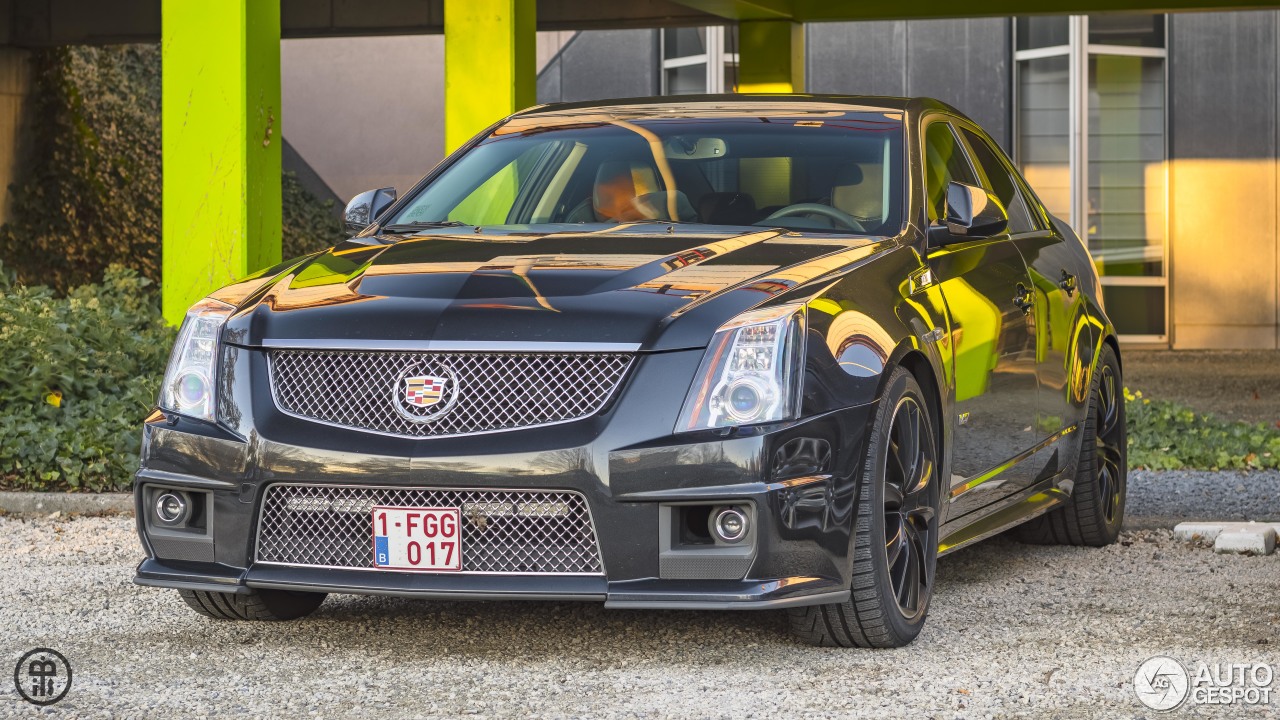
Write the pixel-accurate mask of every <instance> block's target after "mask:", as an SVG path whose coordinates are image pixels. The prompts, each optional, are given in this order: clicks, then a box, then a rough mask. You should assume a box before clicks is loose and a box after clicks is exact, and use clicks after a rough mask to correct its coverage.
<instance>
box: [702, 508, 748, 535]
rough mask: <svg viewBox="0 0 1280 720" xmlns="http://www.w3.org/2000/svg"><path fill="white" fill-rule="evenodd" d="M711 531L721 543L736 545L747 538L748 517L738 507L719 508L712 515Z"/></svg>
mask: <svg viewBox="0 0 1280 720" xmlns="http://www.w3.org/2000/svg"><path fill="white" fill-rule="evenodd" d="M711 531H712V532H714V533H715V535H716V537H717V538H719V539H720V541H721V542H727V543H736V542H738V541H739V540H741V539H742V538H744V537H746V536H747V515H746V513H744V512H742V511H741V510H739V509H738V508H736V507H725V508H717V509H716V511H715V512H714V513H712V515H711Z"/></svg>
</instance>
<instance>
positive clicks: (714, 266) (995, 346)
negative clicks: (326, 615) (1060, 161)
mask: <svg viewBox="0 0 1280 720" xmlns="http://www.w3.org/2000/svg"><path fill="white" fill-rule="evenodd" d="M347 220H348V223H349V224H350V225H351V226H352V228H353V230H354V231H356V234H355V235H354V236H353V237H352V238H351V239H350V240H348V241H346V242H344V243H342V244H340V245H338V246H337V247H334V248H332V249H331V250H328V251H326V252H322V253H318V254H315V255H310V256H307V257H304V258H299V259H295V260H291V261H288V262H286V263H283V264H281V265H279V266H277V267H274V268H270V269H268V270H265V271H263V272H260V273H258V274H257V275H255V276H253V277H250V278H248V279H245V280H243V281H241V282H238V283H236V284H234V285H231V286H228V287H225V288H222V289H220V290H218V291H216V292H214V293H213V294H211V295H210V296H209V297H208V298H206V299H205V300H203V301H201V302H199V303H198V304H196V305H195V306H194V307H193V308H191V310H190V312H189V313H188V315H187V319H186V322H185V323H184V324H183V326H182V330H181V332H180V334H179V337H178V340H177V343H176V345H175V347H174V351H173V355H172V359H171V360H170V365H169V370H168V373H167V376H166V378H165V381H164V385H163V388H162V391H161V396H160V399H159V407H158V409H157V410H156V411H155V412H154V413H153V414H152V415H151V416H150V417H149V418H148V419H147V421H146V426H145V430H144V435H143V449H142V463H141V468H140V469H139V471H138V473H137V478H136V497H137V517H138V530H139V533H140V534H141V537H142V542H143V545H144V546H145V549H146V553H147V557H146V559H145V560H143V561H142V563H141V565H140V566H139V567H138V570H137V576H136V582H138V583H140V584H143V585H151V586H159V587H168V588H176V589H177V590H178V591H179V594H180V595H181V597H182V598H183V599H184V600H185V601H186V602H187V604H189V605H190V606H191V607H192V608H194V609H195V610H196V611H197V612H200V613H203V614H204V615H207V616H210V617H214V618H225V619H245V620H252V619H263V620H283V619H290V618H296V617H299V616H302V615H306V614H307V613H310V612H311V611H313V610H315V609H316V608H317V606H319V605H320V603H321V602H322V601H323V600H324V598H325V595H326V594H327V593H367V594H385V595H400V596H407V597H420V598H438V599H513V598H529V599H542V600H549V599H550V600H590V601H599V602H603V603H605V605H606V606H608V607H618V608H690V609H706V608H715V609H774V608H779V609H781V608H785V609H787V610H788V612H789V613H790V615H791V619H792V627H793V629H794V631H795V633H796V634H797V635H798V636H799V637H800V638H802V639H803V640H805V641H808V642H812V643H815V644H823V645H840V646H855V645H856V646H864V647H865V646H872V647H893V646H901V645H903V644H906V643H908V642H910V641H911V640H912V639H913V638H915V637H916V635H917V634H918V633H919V632H920V629H921V626H922V624H923V622H924V619H925V616H926V614H927V612H928V609H929V603H930V599H931V596H932V594H933V590H934V587H935V585H936V582H937V578H936V561H937V557H938V555H940V554H942V553H946V552H950V551H952V550H955V549H956V548H959V547H962V546H964V545H966V544H968V543H972V542H976V541H978V540H981V539H983V538H986V537H988V536H991V535H993V534H995V533H998V532H1001V531H1004V530H1006V529H1010V528H1014V527H1015V526H1018V527H1017V529H1016V532H1017V533H1018V534H1019V535H1020V536H1021V537H1023V538H1024V539H1027V540H1029V541H1032V542H1042V543H1067V544H1074V545H1105V544H1107V543H1111V542H1113V541H1114V540H1115V539H1116V536H1117V533H1118V531H1119V528H1120V524H1121V520H1122V516H1123V513H1124V504H1125V474H1126V459H1125V423H1124V404H1123V393H1122V392H1121V375H1120V358H1119V351H1118V347H1117V344H1116V337H1115V329H1114V328H1113V327H1112V324H1111V323H1110V322H1109V321H1108V319H1107V316H1106V314H1105V313H1104V311H1103V308H1102V293H1101V291H1100V287H1099V282H1098V277H1097V274H1096V271H1095V269H1094V266H1093V264H1092V261H1091V260H1090V256H1089V254H1088V252H1087V251H1086V249H1085V247H1084V245H1083V244H1082V243H1081V241H1080V239H1079V238H1078V237H1077V236H1076V235H1075V234H1074V233H1073V232H1072V231H1071V229H1070V228H1069V227H1067V226H1066V225H1065V224H1064V223H1062V222H1060V221H1059V220H1057V219H1056V218H1054V217H1052V216H1051V215H1050V214H1049V213H1048V212H1047V211H1046V210H1045V208H1044V206H1043V204H1041V202H1040V201H1039V200H1038V199H1037V198H1036V195H1035V193H1034V192H1033V191H1032V190H1031V188H1030V187H1028V185H1027V183H1026V182H1025V181H1024V180H1023V178H1022V177H1021V176H1020V175H1019V173H1018V172H1017V171H1016V170H1015V169H1014V167H1013V166H1012V165H1011V164H1010V162H1009V160H1008V158H1007V157H1006V156H1005V155H1004V153H1003V152H1001V150H1000V149H999V148H998V147H997V146H996V144H995V143H993V142H992V141H991V138H990V137H989V136H988V135H987V134H986V133H985V132H983V131H982V129H981V128H979V127H977V126H976V125H975V124H974V123H972V122H971V121H969V120H968V119H966V118H965V117H964V116H963V115H962V114H960V113H959V112H957V111H955V110H954V109H952V108H950V107H948V106H946V105H944V104H941V103H938V102H936V101H932V100H927V99H901V98H877V97H816V96H808V97H780V96H732V97H695V98H685V99H682V100H681V101H680V102H678V103H675V102H671V101H669V100H624V101H617V102H614V103H609V104H604V105H555V106H545V107H538V108H534V109H531V110H528V111H525V112H521V113H517V114H516V115H513V116H512V117H509V118H507V119H505V120H503V121H501V122H499V123H497V124H495V125H494V126H492V127H491V128H489V129H488V130H486V131H485V132H483V133H482V134H480V135H479V136H477V137H476V138H475V139H473V140H472V141H471V142H470V143H469V144H467V145H466V146H465V147H463V148H461V149H460V150H458V151H457V152H455V153H453V154H452V155H451V156H450V157H448V158H447V159H446V160H445V161H444V162H443V163H441V164H440V165H439V166H438V167H437V168H436V169H435V170H433V171H432V172H431V173H430V174H429V175H427V177H426V178H424V179H423V180H422V181H421V182H420V183H418V184H417V185H416V186H415V187H413V188H412V189H411V190H409V191H408V192H406V193H404V194H403V195H402V196H401V197H399V198H398V199H397V197H396V193H395V191H394V190H392V189H390V188H387V189H383V190H377V191H370V192H368V193H364V194H362V195H360V196H358V197H357V198H356V199H355V200H353V201H352V203H351V205H350V206H348V209H347Z"/></svg>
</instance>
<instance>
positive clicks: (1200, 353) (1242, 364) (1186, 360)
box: [1124, 350, 1280, 423]
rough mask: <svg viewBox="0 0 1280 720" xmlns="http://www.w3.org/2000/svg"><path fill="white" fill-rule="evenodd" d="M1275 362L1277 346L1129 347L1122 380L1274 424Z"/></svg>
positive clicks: (1278, 406)
mask: <svg viewBox="0 0 1280 720" xmlns="http://www.w3.org/2000/svg"><path fill="white" fill-rule="evenodd" d="M1277 367H1280V351H1276V350H1176V351H1169V350H1143V351H1139V350H1130V351H1128V352H1126V353H1125V354H1124V383H1125V385H1127V386H1129V387H1131V388H1136V389H1139V390H1142V391H1143V392H1145V393H1147V394H1149V395H1151V397H1156V398H1160V399H1162V400H1177V401H1179V402H1182V403H1184V404H1187V405H1190V406H1191V407H1193V408H1195V409H1196V410H1199V411H1200V412H1206V413H1213V414H1214V415H1217V416H1218V417H1221V418H1225V419H1229V420H1244V421H1245V422H1253V423H1258V422H1265V423H1274V422H1280V372H1276V368H1277ZM1188 378H1190V379H1191V381H1190V382H1188Z"/></svg>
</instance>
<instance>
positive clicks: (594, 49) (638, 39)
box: [538, 30, 659, 103]
mask: <svg viewBox="0 0 1280 720" xmlns="http://www.w3.org/2000/svg"><path fill="white" fill-rule="evenodd" d="M658 87H659V85H658V36H657V32H656V31H654V30H587V31H584V32H580V33H577V35H575V36H574V37H573V38H572V39H571V40H569V41H568V42H567V43H565V44H564V47H563V48H561V50H560V52H559V53H558V54H557V55H555V56H554V57H552V58H550V59H549V62H548V63H547V65H546V67H544V68H542V71H541V72H540V73H539V74H538V102H540V103H547V102H574V101H578V100H602V99H605V98H617V97H645V96H649V95H657V94H658Z"/></svg>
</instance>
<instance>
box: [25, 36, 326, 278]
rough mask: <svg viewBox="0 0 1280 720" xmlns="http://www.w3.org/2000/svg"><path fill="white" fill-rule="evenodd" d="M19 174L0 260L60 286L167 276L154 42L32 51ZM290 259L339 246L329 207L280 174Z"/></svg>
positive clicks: (157, 63)
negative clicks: (116, 267)
mask: <svg viewBox="0 0 1280 720" xmlns="http://www.w3.org/2000/svg"><path fill="white" fill-rule="evenodd" d="M31 63H32V71H33V78H32V93H31V100H30V105H31V107H30V115H29V120H28V122H26V123H25V124H24V125H23V135H22V143H21V144H22V146H23V147H24V148H25V149H26V152H25V156H24V157H23V158H22V162H21V163H20V166H19V168H20V170H19V174H20V177H21V181H20V182H18V183H15V184H14V185H13V186H11V188H10V191H11V192H12V194H13V206H12V213H11V215H10V221H9V222H8V223H7V224H5V225H4V226H3V227H0V259H2V260H3V261H4V262H6V263H8V265H9V266H10V267H11V268H12V270H14V271H15V272H16V275H17V277H18V279H19V280H22V281H24V282H26V283H28V284H31V285H49V286H51V287H53V288H54V289H55V290H58V291H59V292H62V291H65V290H67V289H69V288H72V287H76V286H78V285H84V284H87V283H92V282H95V281H96V280H97V279H98V278H101V277H102V274H103V272H104V271H105V270H106V268H107V267H108V266H110V265H113V264H122V265H126V266H128V267H131V268H134V269H136V270H137V271H138V272H139V273H140V274H141V275H142V276H143V277H146V278H149V279H151V280H152V281H154V282H159V281H160V250H161V217H160V201H161V187H162V185H161V181H160V178H161V162H160V48H159V46H158V45H119V46H108V47H60V48H51V49H47V50H40V51H37V52H35V53H33V54H32V59H31ZM281 182H282V184H283V186H282V193H283V197H284V208H283V210H284V220H285V230H284V238H283V244H284V255H283V257H295V256H297V255H303V254H306V253H308V252H311V251H312V250H318V249H322V248H325V247H328V246H330V245H333V244H335V243H337V242H339V241H341V240H342V239H343V238H344V237H345V235H344V234H343V233H342V228H341V225H340V223H339V221H338V217H337V209H336V208H334V207H333V206H332V203H321V202H320V201H319V200H317V199H316V197H315V196H314V195H312V194H311V193H310V192H308V191H307V190H306V189H305V188H303V187H302V186H301V185H300V184H299V183H298V181H297V179H296V178H294V177H293V176H292V175H291V174H289V173H285V174H284V176H283V177H282V178H281Z"/></svg>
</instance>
